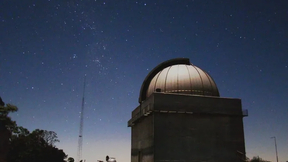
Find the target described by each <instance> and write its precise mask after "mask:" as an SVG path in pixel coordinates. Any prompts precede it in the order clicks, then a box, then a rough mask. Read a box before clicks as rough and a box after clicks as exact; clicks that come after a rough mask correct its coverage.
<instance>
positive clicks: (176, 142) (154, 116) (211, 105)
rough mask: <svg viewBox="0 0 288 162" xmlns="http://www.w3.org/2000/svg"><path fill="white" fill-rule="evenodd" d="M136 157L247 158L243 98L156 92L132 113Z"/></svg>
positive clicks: (157, 161) (180, 160) (183, 161)
mask: <svg viewBox="0 0 288 162" xmlns="http://www.w3.org/2000/svg"><path fill="white" fill-rule="evenodd" d="M128 126H130V127H131V128H132V142H131V143H132V149H131V161H132V162H168V161H169V162H196V161H197V162H198V161H199V162H200V161H206V162H243V161H244V159H245V142H244V132H243V114H242V108H241V100H240V99H228V98H220V97H203V96H195V95H180V94H167V93H154V94H152V95H151V96H150V97H149V98H148V99H146V100H145V101H144V102H143V103H142V104H141V105H140V106H138V107H137V108H136V109H135V110H134V111H133V112H132V118H131V120H129V122H128Z"/></svg>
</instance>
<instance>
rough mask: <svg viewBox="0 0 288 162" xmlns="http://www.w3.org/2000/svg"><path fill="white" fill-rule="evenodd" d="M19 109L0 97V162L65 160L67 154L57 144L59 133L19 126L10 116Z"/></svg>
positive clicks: (56, 161)
mask: <svg viewBox="0 0 288 162" xmlns="http://www.w3.org/2000/svg"><path fill="white" fill-rule="evenodd" d="M17 110H18V108H17V107H16V106H13V105H11V104H6V105H5V103H4V102H3V101H2V99H1V97H0V162H39V161H41V162H51V161H53V162H65V161H66V160H65V159H66V158H67V155H66V154H65V152H64V151H63V150H61V149H58V148H57V147H56V146H55V143H56V142H59V139H58V137H57V134H56V133H55V132H53V131H47V130H41V129H36V130H34V131H32V132H29V130H28V129H26V128H23V127H21V126H18V125H17V124H16V122H15V121H13V120H12V119H11V118H10V117H9V116H8V114H9V113H11V112H15V111H17ZM68 159H69V161H70V160H72V158H68Z"/></svg>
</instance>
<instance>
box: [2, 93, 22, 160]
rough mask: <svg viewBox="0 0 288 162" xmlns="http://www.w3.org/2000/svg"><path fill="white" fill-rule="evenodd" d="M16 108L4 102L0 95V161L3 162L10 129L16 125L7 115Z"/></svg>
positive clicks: (7, 146)
mask: <svg viewBox="0 0 288 162" xmlns="http://www.w3.org/2000/svg"><path fill="white" fill-rule="evenodd" d="M17 110H18V108H17V107H16V106H13V105H11V104H6V106H5V103H4V102H3V100H2V98H1V97H0V161H1V162H5V161H6V156H7V153H8V148H9V139H10V138H11V131H12V130H13V128H14V126H15V125H16V122H15V121H12V120H11V118H10V117H9V116H8V114H9V113H10V112H15V111H17Z"/></svg>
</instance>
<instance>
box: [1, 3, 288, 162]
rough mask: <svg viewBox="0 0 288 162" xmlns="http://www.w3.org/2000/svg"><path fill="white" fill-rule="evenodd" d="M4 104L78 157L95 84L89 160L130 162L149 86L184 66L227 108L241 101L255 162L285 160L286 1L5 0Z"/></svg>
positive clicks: (87, 135) (87, 133) (86, 148)
mask: <svg viewBox="0 0 288 162" xmlns="http://www.w3.org/2000/svg"><path fill="white" fill-rule="evenodd" d="M0 6H1V9H0V96H1V97H2V99H3V101H4V102H6V103H11V104H14V105H16V106H18V108H19V110H18V112H16V113H13V114H11V116H12V119H14V120H16V122H17V124H18V125H20V126H23V127H26V128H28V129H29V130H30V131H32V130H34V129H37V128H40V129H45V130H51V131H55V132H56V133H57V134H58V137H59V140H60V143H57V145H56V146H57V147H58V148H61V149H63V150H64V151H65V153H67V154H68V156H72V157H74V158H75V159H76V158H77V145H78V132H79V122H80V113H79V112H80V111H81V99H82V93H83V81H84V75H85V74H86V75H87V78H86V79H87V82H86V84H87V86H86V93H85V112H84V117H85V118H84V130H83V158H84V159H86V161H87V162H92V161H96V160H97V159H99V160H104V159H105V156H106V155H109V156H112V157H116V159H117V161H119V162H128V161H130V148H131V147H130V144H131V143H130V138H131V130H130V129H131V128H129V127H127V121H128V120H129V119H130V117H131V111H132V110H133V109H134V108H136V107H137V106H138V97H139V92H140V87H141V84H142V82H143V80H144V78H145V77H146V75H147V74H148V73H149V72H150V70H152V69H153V68H154V67H155V66H157V65H158V64H160V63H162V62H163V61H166V60H169V59H172V58H178V57H185V58H189V59H190V61H191V63H193V64H194V65H196V66H198V67H200V68H201V69H203V70H205V71H206V72H208V73H209V74H210V75H211V77H213V79H214V80H215V82H216V84H217V86H218V89H219V92H220V96H221V97H231V98H240V99H242V107H243V109H248V110H249V116H248V117H246V118H244V133H245V143H246V152H247V156H248V157H250V158H251V157H253V156H257V155H259V156H260V157H262V158H264V159H266V160H271V161H276V157H275V147H274V140H273V139H271V138H270V137H272V136H275V137H276V138H277V144H278V153H279V161H280V162H284V161H288V99H287V97H288V32H287V29H288V1H286V0H275V1H273V0H270V1H268V0H262V1H260V0H253V1H251V0H244V1H231V0H222V1H220V0H219V1H212V0H195V1H194V0H159V1H152V0H139V1H133V0H106V1H104V0H83V1H82V0H63V1H60V0H1V1H0Z"/></svg>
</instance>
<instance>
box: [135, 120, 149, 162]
mask: <svg viewBox="0 0 288 162" xmlns="http://www.w3.org/2000/svg"><path fill="white" fill-rule="evenodd" d="M153 123H154V122H153V115H149V116H147V117H145V118H144V119H143V120H141V121H139V122H138V123H137V124H135V125H134V126H133V127H132V139H131V140H132V142H131V145H132V146H131V162H154V160H153V157H154V128H153V125H154V124H153Z"/></svg>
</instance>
